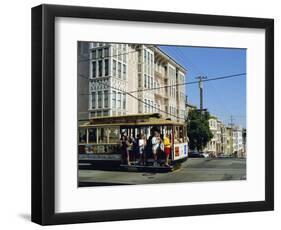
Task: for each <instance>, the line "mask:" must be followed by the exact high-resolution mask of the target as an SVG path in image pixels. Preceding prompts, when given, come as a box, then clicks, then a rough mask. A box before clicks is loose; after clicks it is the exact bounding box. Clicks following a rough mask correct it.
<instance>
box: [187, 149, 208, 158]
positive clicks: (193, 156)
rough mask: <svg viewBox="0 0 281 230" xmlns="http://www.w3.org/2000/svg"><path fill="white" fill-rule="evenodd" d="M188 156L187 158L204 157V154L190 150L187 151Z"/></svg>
mask: <svg viewBox="0 0 281 230" xmlns="http://www.w3.org/2000/svg"><path fill="white" fill-rule="evenodd" d="M188 157H189V158H204V157H205V156H204V155H203V153H201V152H197V151H190V152H188Z"/></svg>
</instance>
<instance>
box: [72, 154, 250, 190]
mask: <svg viewBox="0 0 281 230" xmlns="http://www.w3.org/2000/svg"><path fill="white" fill-rule="evenodd" d="M78 175H79V186H106V185H122V184H123V185H129V184H156V183H178V182H201V181H225V180H245V179H246V160H245V159H233V158H225V159H209V158H190V159H188V160H187V161H186V162H184V163H182V165H181V167H180V168H179V169H177V170H175V171H172V172H166V173H151V172H124V171H112V170H95V169H91V170H89V169H86V170H85V169H83V170H79V173H78Z"/></svg>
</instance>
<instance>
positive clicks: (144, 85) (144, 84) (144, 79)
mask: <svg viewBox="0 0 281 230" xmlns="http://www.w3.org/2000/svg"><path fill="white" fill-rule="evenodd" d="M146 80H147V79H146V74H144V88H146Z"/></svg>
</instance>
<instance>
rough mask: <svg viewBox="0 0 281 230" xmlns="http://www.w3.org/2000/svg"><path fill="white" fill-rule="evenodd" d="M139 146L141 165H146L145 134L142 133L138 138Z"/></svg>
mask: <svg viewBox="0 0 281 230" xmlns="http://www.w3.org/2000/svg"><path fill="white" fill-rule="evenodd" d="M138 144H139V154H140V164H141V165H144V164H145V147H146V138H145V136H144V134H143V133H140V135H139V138H138Z"/></svg>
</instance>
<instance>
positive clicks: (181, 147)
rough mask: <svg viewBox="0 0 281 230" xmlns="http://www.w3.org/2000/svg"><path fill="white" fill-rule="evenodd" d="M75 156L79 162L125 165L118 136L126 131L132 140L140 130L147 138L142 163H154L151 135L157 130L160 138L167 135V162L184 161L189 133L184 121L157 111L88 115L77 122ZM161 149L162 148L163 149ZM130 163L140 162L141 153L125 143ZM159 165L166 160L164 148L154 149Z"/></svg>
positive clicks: (147, 164) (149, 164)
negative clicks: (149, 112) (133, 113)
mask: <svg viewBox="0 0 281 230" xmlns="http://www.w3.org/2000/svg"><path fill="white" fill-rule="evenodd" d="M78 132H79V133H78V137H79V140H78V142H79V144H78V159H79V163H90V164H93V165H97V166H98V165H99V164H105V163H108V164H109V163H110V164H115V165H119V166H124V165H126V164H128V162H124V154H123V153H122V146H121V144H120V139H121V137H122V135H126V136H127V137H128V140H131V141H132V142H133V141H134V140H136V139H137V137H138V135H139V134H142V136H143V137H144V139H145V140H146V146H145V148H144V154H145V162H144V163H145V164H144V165H143V166H147V167H153V166H154V165H153V162H155V158H154V155H153V154H152V148H151V143H150V141H151V138H152V137H153V135H154V133H155V132H158V134H159V136H160V140H162V143H163V139H164V137H166V138H168V139H169V143H170V154H169V156H168V161H169V165H171V166H173V165H175V164H177V163H181V162H183V161H185V160H186V159H187V157H188V137H187V132H186V124H185V123H182V122H178V121H173V120H169V119H164V118H162V116H161V115H160V114H159V113H152V114H137V115H123V116H107V117H95V118H90V119H89V120H87V121H86V122H85V121H84V123H82V124H80V125H79V129H78ZM162 150H163V149H162ZM128 151H129V159H130V165H129V166H135V167H136V166H137V165H139V163H140V156H139V155H140V154H139V152H138V151H135V149H134V145H133V144H132V145H131V146H129V147H128ZM157 162H158V165H157V166H158V167H161V166H163V163H164V162H165V154H164V151H161V150H160V151H159V152H158V153H157Z"/></svg>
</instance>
